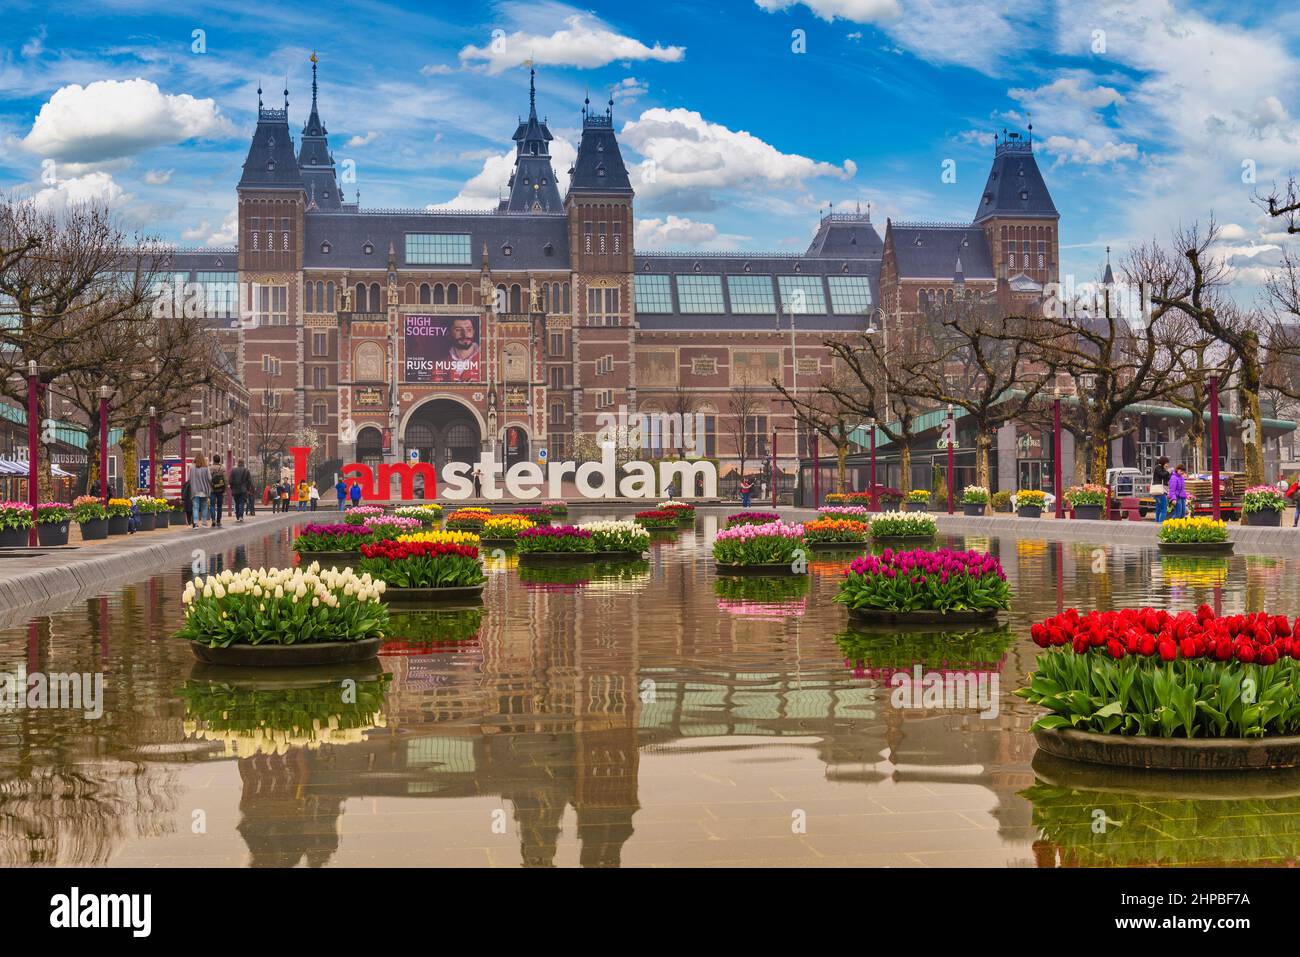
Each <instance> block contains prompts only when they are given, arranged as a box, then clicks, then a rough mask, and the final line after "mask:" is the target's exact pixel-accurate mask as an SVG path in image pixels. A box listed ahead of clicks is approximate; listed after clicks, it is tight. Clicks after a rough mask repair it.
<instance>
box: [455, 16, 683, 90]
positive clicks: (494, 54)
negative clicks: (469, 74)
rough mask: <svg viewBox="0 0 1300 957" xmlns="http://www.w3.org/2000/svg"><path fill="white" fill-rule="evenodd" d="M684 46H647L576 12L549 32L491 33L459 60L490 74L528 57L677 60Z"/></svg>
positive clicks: (581, 62) (590, 63)
mask: <svg viewBox="0 0 1300 957" xmlns="http://www.w3.org/2000/svg"><path fill="white" fill-rule="evenodd" d="M685 56H686V48H685V47H678V46H662V45H660V44H659V43H655V44H654V46H647V45H646V44H644V43H642V42H641V41H640V40H636V39H633V38H632V37H626V36H623V35H621V34H619V33H616V32H614V31H613V30H612V29H610V28H609V27H608V26H606V25H605V24H604V23H602V22H601V21H600V20H598V19H596V18H595V17H592V16H590V15H586V14H581V13H576V14H574V15H572V16H569V17H565V19H564V27H563V28H562V29H559V30H556V31H555V32H554V33H552V34H551V35H550V36H544V35H541V34H530V33H525V32H524V31H522V30H517V31H515V32H514V33H510V34H507V33H505V32H504V31H499V32H496V33H494V35H493V37H492V39H491V40H490V41H489V42H488V44H487V45H486V46H481V47H477V46H473V45H472V44H471V45H469V46H467V47H465V48H464V49H463V50H461V51H460V59H461V62H462V63H476V62H483V63H485V64H486V66H487V71H488V73H491V74H493V75H495V74H497V73H501V72H502V71H504V70H508V69H510V68H511V67H516V66H519V65H521V64H522V63H524V61H526V60H529V59H531V60H532V61H533V62H534V63H536V64H538V65H539V66H543V65H544V66H575V67H587V68H590V67H598V66H605V65H606V64H607V63H614V62H616V61H620V62H621V61H632V60H659V61H661V62H663V63H678V62H680V61H681V60H682V59H683V58H685Z"/></svg>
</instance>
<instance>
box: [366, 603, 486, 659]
mask: <svg viewBox="0 0 1300 957" xmlns="http://www.w3.org/2000/svg"><path fill="white" fill-rule="evenodd" d="M483 615H484V611H483V609H482V608H460V609H454V610H453V609H446V608H420V609H412V610H410V611H394V612H392V613H391V614H390V615H389V627H388V631H387V635H388V640H387V641H385V642H384V644H383V645H382V646H381V647H380V649H379V653H380V654H381V655H427V654H433V653H434V652H447V651H453V652H456V651H467V650H469V649H471V648H476V647H477V646H478V636H479V632H480V631H481V630H482V628H483Z"/></svg>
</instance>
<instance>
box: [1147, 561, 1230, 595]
mask: <svg viewBox="0 0 1300 957" xmlns="http://www.w3.org/2000/svg"><path fill="white" fill-rule="evenodd" d="M1160 572H1161V575H1162V576H1163V578H1164V580H1165V582H1166V583H1168V584H1170V585H1182V586H1183V587H1185V588H1213V587H1214V586H1215V585H1222V584H1224V583H1225V582H1226V581H1227V580H1228V558H1227V556H1221V557H1216V556H1212V555H1162V556H1161V558H1160Z"/></svg>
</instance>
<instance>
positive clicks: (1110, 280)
mask: <svg viewBox="0 0 1300 957" xmlns="http://www.w3.org/2000/svg"><path fill="white" fill-rule="evenodd" d="M1101 281H1102V284H1103V285H1106V286H1113V285H1114V284H1115V273H1114V272H1113V271H1112V270H1111V268H1110V247H1109V246H1107V247H1106V274H1105V275H1104V276H1102V277H1101Z"/></svg>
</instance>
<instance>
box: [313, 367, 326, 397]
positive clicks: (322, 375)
mask: <svg viewBox="0 0 1300 957" xmlns="http://www.w3.org/2000/svg"><path fill="white" fill-rule="evenodd" d="M311 387H312V388H313V389H316V390H317V391H321V390H323V389H326V388H328V387H329V374H328V373H327V372H326V370H325V367H324V366H316V367H315V368H314V369H312V370H311Z"/></svg>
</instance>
